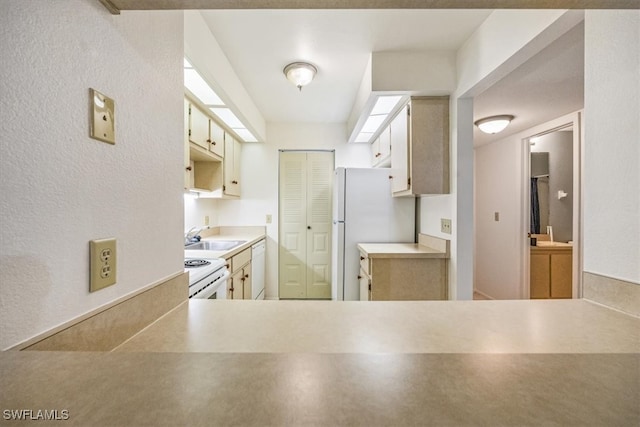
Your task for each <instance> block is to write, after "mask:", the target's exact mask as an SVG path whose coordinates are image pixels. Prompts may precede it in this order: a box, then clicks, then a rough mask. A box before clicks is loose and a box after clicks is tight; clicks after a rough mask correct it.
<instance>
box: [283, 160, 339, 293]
mask: <svg viewBox="0 0 640 427" xmlns="http://www.w3.org/2000/svg"><path fill="white" fill-rule="evenodd" d="M319 152H322V153H331V155H332V157H333V170H334V171H335V169H336V150H335V149H283V148H281V149H279V150H278V231H277V235H278V254H277V260H276V262H277V266H278V296H277V298H278V299H280V282H281V280H282V277H281V271H280V230H281V225H282V224H281V221H282V213H281V208H282V206H281V199H280V184H281V183H280V167H281V159H282V153H319ZM331 191H332V193H331V198H332V199H333V197H334V194H333V193H334V192H335V188H333V187H332V190H331ZM331 238H332V239H333V238H334V236H333V235H332V236H331ZM329 243H331V242H329ZM332 262H333V261H332V257H330V263H332ZM333 268H335V266H334V265H331V269H333ZM329 276H330V277H332V272H330V275H329Z"/></svg>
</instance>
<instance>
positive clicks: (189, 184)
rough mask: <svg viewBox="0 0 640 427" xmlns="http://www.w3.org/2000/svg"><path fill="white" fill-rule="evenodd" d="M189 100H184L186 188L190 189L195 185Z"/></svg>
mask: <svg viewBox="0 0 640 427" xmlns="http://www.w3.org/2000/svg"><path fill="white" fill-rule="evenodd" d="M189 105H190V104H189V101H187V100H186V99H185V100H184V144H183V145H184V188H185V190H188V189H190V188H192V187H193V178H192V177H193V175H192V171H193V165H192V164H191V156H190V155H189Z"/></svg>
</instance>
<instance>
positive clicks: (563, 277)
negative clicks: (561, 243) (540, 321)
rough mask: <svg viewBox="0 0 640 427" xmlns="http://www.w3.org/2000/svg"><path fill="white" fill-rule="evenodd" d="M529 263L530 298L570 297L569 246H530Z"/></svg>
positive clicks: (571, 266)
mask: <svg viewBox="0 0 640 427" xmlns="http://www.w3.org/2000/svg"><path fill="white" fill-rule="evenodd" d="M529 264H530V265H529V271H530V274H529V296H530V298H531V299H546V298H572V296H573V287H572V280H573V253H572V248H571V247H532V248H531V252H530V262H529Z"/></svg>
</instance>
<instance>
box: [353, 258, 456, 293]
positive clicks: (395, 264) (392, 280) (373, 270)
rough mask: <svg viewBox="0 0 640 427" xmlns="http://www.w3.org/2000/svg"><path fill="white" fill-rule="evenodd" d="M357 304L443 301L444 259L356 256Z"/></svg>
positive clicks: (445, 272)
mask: <svg viewBox="0 0 640 427" xmlns="http://www.w3.org/2000/svg"><path fill="white" fill-rule="evenodd" d="M358 279H359V282H360V300H361V301H415V300H446V299H447V290H448V285H447V283H448V281H447V260H446V259H444V258H400V257H390V258H369V257H368V256H367V254H365V253H362V252H361V253H360V275H359V277H358Z"/></svg>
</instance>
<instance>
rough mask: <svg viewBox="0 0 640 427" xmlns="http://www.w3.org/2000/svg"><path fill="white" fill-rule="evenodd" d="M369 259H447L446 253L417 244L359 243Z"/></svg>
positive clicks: (359, 246)
mask: <svg viewBox="0 0 640 427" xmlns="http://www.w3.org/2000/svg"><path fill="white" fill-rule="evenodd" d="M358 249H360V250H361V251H362V252H364V253H365V254H367V256H368V257H369V258H449V255H448V254H447V253H446V252H443V251H440V250H438V249H434V248H430V247H428V246H424V245H420V244H418V243H359V244H358Z"/></svg>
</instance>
